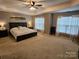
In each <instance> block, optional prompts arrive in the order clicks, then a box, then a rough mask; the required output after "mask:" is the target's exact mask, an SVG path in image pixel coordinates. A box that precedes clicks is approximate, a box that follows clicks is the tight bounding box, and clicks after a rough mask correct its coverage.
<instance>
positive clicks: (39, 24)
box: [35, 17, 44, 30]
mask: <svg viewBox="0 0 79 59" xmlns="http://www.w3.org/2000/svg"><path fill="white" fill-rule="evenodd" d="M35 29H38V30H44V18H43V17H37V18H35Z"/></svg>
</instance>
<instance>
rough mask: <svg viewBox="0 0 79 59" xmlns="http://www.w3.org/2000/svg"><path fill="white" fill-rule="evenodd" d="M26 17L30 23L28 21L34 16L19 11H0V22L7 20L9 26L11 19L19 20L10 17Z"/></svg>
mask: <svg viewBox="0 0 79 59" xmlns="http://www.w3.org/2000/svg"><path fill="white" fill-rule="evenodd" d="M14 16H15V17H18V16H21V17H25V18H26V20H25V21H26V22H27V23H28V21H30V20H32V17H31V16H29V15H23V14H19V13H11V12H3V11H0V22H5V23H6V26H7V27H8V22H10V21H18V20H12V19H11V18H10V17H14ZM21 21H22V20H21Z"/></svg>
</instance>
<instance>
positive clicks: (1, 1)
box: [0, 0, 69, 15]
mask: <svg viewBox="0 0 79 59" xmlns="http://www.w3.org/2000/svg"><path fill="white" fill-rule="evenodd" d="M32 1H45V2H39V3H40V4H42V5H43V6H42V7H39V8H38V9H36V10H35V11H32V10H30V9H29V8H28V7H27V6H26V5H25V4H24V2H22V1H18V0H0V11H8V12H17V13H23V14H27V15H37V14H41V13H43V12H45V11H46V10H47V8H49V7H52V6H54V5H57V4H61V3H64V2H68V1H69V0H32ZM39 11H40V12H39Z"/></svg>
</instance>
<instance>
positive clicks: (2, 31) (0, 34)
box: [0, 29, 8, 37]
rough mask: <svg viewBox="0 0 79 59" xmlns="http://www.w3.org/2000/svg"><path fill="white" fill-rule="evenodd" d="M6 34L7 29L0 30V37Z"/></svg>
mask: <svg viewBox="0 0 79 59" xmlns="http://www.w3.org/2000/svg"><path fill="white" fill-rule="evenodd" d="M5 36H8V31H7V29H6V30H0V37H5Z"/></svg>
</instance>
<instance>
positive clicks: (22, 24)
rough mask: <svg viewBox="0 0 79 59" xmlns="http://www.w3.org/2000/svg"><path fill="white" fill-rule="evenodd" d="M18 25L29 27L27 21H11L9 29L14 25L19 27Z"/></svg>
mask: <svg viewBox="0 0 79 59" xmlns="http://www.w3.org/2000/svg"><path fill="white" fill-rule="evenodd" d="M18 26H25V27H27V23H26V22H10V23H9V29H11V28H14V27H18Z"/></svg>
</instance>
